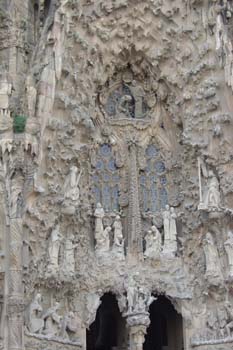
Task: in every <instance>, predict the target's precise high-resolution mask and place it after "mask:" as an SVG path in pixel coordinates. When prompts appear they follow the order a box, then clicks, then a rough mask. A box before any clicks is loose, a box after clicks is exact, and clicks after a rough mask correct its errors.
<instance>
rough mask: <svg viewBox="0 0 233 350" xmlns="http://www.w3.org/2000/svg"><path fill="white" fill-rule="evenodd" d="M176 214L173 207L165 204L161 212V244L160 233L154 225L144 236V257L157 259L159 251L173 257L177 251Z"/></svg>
mask: <svg viewBox="0 0 233 350" xmlns="http://www.w3.org/2000/svg"><path fill="white" fill-rule="evenodd" d="M176 219H177V215H176V213H175V210H174V208H173V207H169V205H166V207H165V210H164V212H163V228H164V243H163V246H162V237H161V233H160V232H159V230H158V229H157V227H156V226H155V225H153V226H152V227H151V229H150V230H149V231H148V232H147V234H146V237H145V243H146V249H145V252H144V256H145V258H150V259H159V258H160V254H161V252H162V253H163V254H166V256H170V257H174V256H175V255H176V252H177V228H176Z"/></svg>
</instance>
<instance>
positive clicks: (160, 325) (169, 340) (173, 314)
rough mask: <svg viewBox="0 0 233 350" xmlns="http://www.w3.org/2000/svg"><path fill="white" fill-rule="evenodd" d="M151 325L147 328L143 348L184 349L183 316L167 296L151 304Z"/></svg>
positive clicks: (155, 349) (150, 349) (158, 349)
mask: <svg viewBox="0 0 233 350" xmlns="http://www.w3.org/2000/svg"><path fill="white" fill-rule="evenodd" d="M149 312H150V321H151V323H150V326H149V327H148V329H147V334H146V336H145V342H144V345H143V350H165V349H166V350H182V349H183V325H182V317H181V315H179V314H178V313H177V311H176V310H175V309H174V307H173V305H172V303H171V302H170V300H169V299H167V298H166V297H165V296H158V298H157V299H156V300H155V301H154V302H153V303H152V304H151V306H150V310H149Z"/></svg>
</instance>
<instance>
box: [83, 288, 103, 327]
mask: <svg viewBox="0 0 233 350" xmlns="http://www.w3.org/2000/svg"><path fill="white" fill-rule="evenodd" d="M101 294H102V291H101V290H100V291H99V294H97V293H90V294H88V295H87V299H86V313H85V315H86V322H85V323H86V325H87V327H89V326H90V325H91V324H92V323H93V322H94V321H95V317H96V312H97V309H98V307H99V306H100V304H101V300H100V296H101Z"/></svg>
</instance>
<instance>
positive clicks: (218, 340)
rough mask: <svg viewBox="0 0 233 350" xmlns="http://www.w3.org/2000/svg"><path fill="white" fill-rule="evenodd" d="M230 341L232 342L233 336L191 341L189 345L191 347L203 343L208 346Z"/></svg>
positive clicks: (202, 344) (229, 342)
mask: <svg viewBox="0 0 233 350" xmlns="http://www.w3.org/2000/svg"><path fill="white" fill-rule="evenodd" d="M231 343H233V337H228V338H222V339H210V340H200V341H192V342H191V345H192V346H193V347H199V346H205V345H208V346H210V345H214V346H215V345H222V344H231ZM231 347H232V345H231ZM214 349H215V348H214ZM216 350H217V349H216Z"/></svg>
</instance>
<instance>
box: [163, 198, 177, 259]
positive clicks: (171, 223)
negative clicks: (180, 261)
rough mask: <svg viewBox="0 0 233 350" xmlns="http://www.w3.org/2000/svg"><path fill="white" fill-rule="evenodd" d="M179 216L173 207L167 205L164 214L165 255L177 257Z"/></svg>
mask: <svg viewBox="0 0 233 350" xmlns="http://www.w3.org/2000/svg"><path fill="white" fill-rule="evenodd" d="M176 219H177V215H176V213H175V209H174V208H173V207H171V208H170V207H169V205H166V207H165V211H164V212H163V227H164V247H163V253H165V254H167V255H171V256H173V257H174V256H175V254H176V252H177V228H176Z"/></svg>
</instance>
